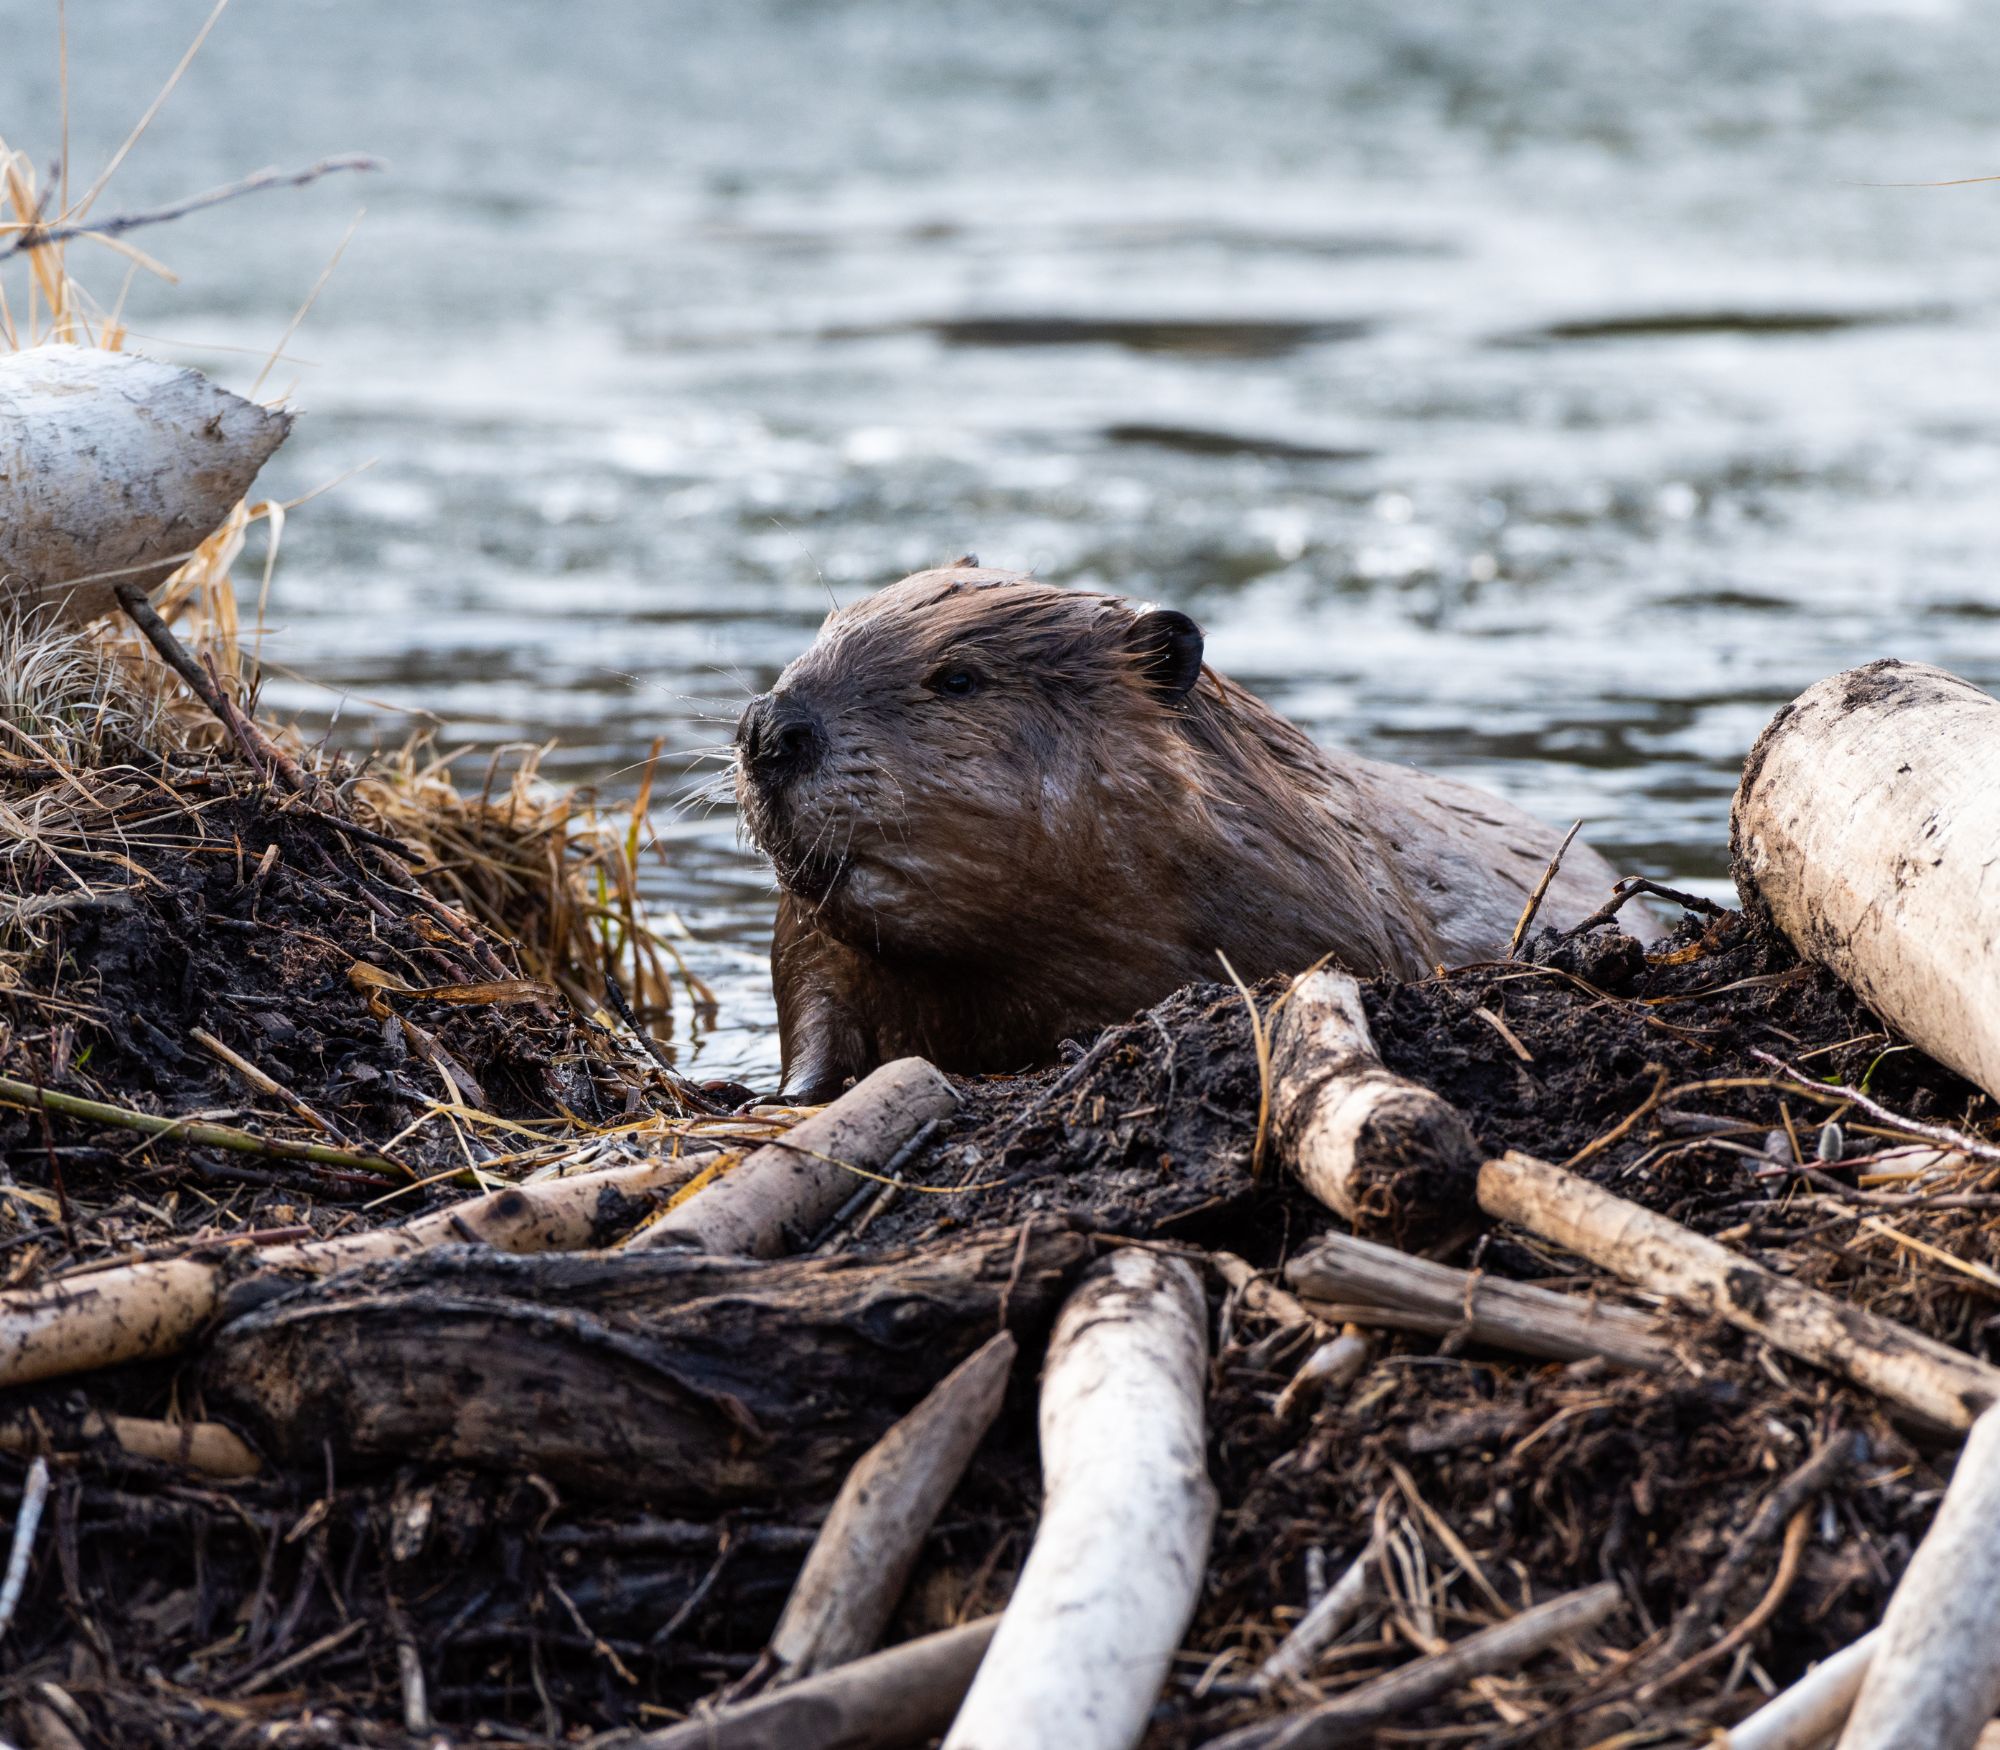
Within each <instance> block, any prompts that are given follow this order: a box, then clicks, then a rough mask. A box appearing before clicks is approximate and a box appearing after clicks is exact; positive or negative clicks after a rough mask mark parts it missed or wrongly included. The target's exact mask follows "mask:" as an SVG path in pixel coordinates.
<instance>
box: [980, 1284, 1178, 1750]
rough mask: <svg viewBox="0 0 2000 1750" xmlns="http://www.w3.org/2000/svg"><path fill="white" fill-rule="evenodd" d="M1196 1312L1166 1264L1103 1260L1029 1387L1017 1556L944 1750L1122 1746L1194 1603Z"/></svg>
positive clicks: (1133, 1737)
mask: <svg viewBox="0 0 2000 1750" xmlns="http://www.w3.org/2000/svg"><path fill="white" fill-rule="evenodd" d="M1207 1375H1208V1307H1207V1304H1206V1302H1205V1301H1204V1300H1203V1299H1202V1294H1201V1287H1200V1285H1199V1284H1198V1283H1197V1282H1196V1280H1195V1276H1194V1272H1193V1271H1192V1270H1190V1269H1189V1268H1188V1267H1187V1265H1186V1264H1184V1263H1182V1262H1181V1261H1180V1260H1179V1259H1177V1258H1168V1257H1162V1256H1160V1255H1158V1254H1156V1253H1152V1252H1144V1251H1137V1250H1134V1251H1122V1252H1114V1253H1113V1254H1112V1255H1111V1256H1110V1257H1108V1258H1106V1259H1105V1260H1104V1261H1103V1262H1102V1263H1100V1264H1098V1265H1097V1266H1096V1267H1095V1268H1094V1269H1092V1270H1091V1271H1090V1272H1089V1274H1088V1275H1086V1276H1085V1278H1084V1280H1083V1282H1082V1283H1081V1285H1080V1286H1079V1287H1078V1288H1077V1290H1076V1292H1075V1293H1074V1294H1073V1295H1071V1296H1070V1299H1069V1301H1068V1303H1067V1304H1066V1305H1065V1306H1064V1308H1063V1310H1062V1316H1061V1317H1060V1318H1059V1319H1058V1320H1057V1321H1056V1328H1055V1333H1054V1335H1053V1336H1052V1337H1051V1338H1050V1339H1049V1355H1048V1364H1047V1367H1046V1370H1045V1371H1044V1374H1043V1378H1042V1401H1041V1417H1040V1428H1041V1439H1042V1478H1043V1496H1044V1499H1043V1507H1042V1522H1041V1525H1040V1527H1039V1528H1038V1529H1037V1530H1036V1533H1035V1542H1034V1547H1033V1548H1032V1549H1030V1550H1029V1552H1028V1559H1027V1562H1026V1563H1025V1564H1024V1565H1023V1567H1022V1569H1021V1577H1020V1579H1019V1581H1018V1582H1017V1583H1016V1585H1015V1588H1014V1596H1013V1599H1012V1601H1011V1602H1010V1603H1009V1604H1008V1606H1007V1611H1006V1614H1005V1615H1004V1616H1003V1617H1002V1619H1001V1623H1000V1629H999V1632H998V1633H997V1634H996V1635H995V1636H994V1639H993V1646H992V1648H991V1650H990V1651H989V1652H988V1654H987V1657H986V1662H985V1663H984V1664H983V1665H981V1667H980V1669H979V1675H978V1676H977V1677H976V1678H974V1679H973V1684H972V1690H971V1693H970V1694H968V1695H967V1696H966V1698H965V1705H964V1707H963V1708H961V1709H960V1710H959V1714H958V1718H957V1719H956V1720H955V1721H954V1722H953V1723H952V1728H951V1731H950V1733H949V1734H948V1735H947V1737H946V1738H945V1750H1127V1747H1129V1746H1131V1745H1134V1744H1136V1743H1138V1741H1139V1736H1140V1734H1141V1733H1142V1732H1143V1731H1144V1730H1145V1727H1146V1719H1147V1716H1148V1715H1149V1714H1150V1713H1151V1712H1152V1709H1153V1703H1154V1701H1155V1700H1156V1699H1157V1697H1158V1695H1159V1691H1160V1684H1161V1682H1162V1681H1163V1680H1164V1679H1165V1677H1166V1673H1167V1666H1168V1663H1169V1662H1170V1661H1171V1660H1172V1658H1173V1656H1174V1649H1175V1648H1176V1647H1178V1646H1179V1645H1180V1638H1181V1633H1182V1631H1183V1630H1184V1629H1185V1628H1186V1627H1187V1623H1188V1619H1189V1617H1191V1616H1192V1615H1193V1614H1194V1606H1195V1600H1196V1598H1197V1597H1198V1595H1199V1594H1200V1591H1201V1577H1202V1570H1203V1566H1204V1564H1205V1561H1206V1558H1207V1553H1208V1537H1209V1532H1210V1529H1211V1528H1212V1527H1213V1525H1214V1522H1215V1490H1214V1488H1213V1486H1212V1485H1211V1484H1210V1482H1209V1480H1208V1471H1207V1467H1206V1462H1205V1450H1204V1443H1203V1434H1202V1426H1203V1415H1202V1398H1203V1393H1204V1390H1205V1389H1206V1386H1207Z"/></svg>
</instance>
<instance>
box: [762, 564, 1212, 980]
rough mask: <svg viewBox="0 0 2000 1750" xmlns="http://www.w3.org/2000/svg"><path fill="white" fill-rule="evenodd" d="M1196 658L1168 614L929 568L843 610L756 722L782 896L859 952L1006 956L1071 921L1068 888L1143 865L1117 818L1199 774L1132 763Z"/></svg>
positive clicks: (1190, 632)
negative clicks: (1043, 898)
mask: <svg viewBox="0 0 2000 1750" xmlns="http://www.w3.org/2000/svg"><path fill="white" fill-rule="evenodd" d="M1201 656H1202V635H1201V631H1200V628H1199V627H1197V626H1196V625H1195V623H1194V622H1193V621H1192V620H1190V619H1189V618H1188V617H1187V615H1185V614H1181V613H1176V612H1173V611H1172V610H1170V609H1156V610H1153V611H1150V612H1146V611H1140V610H1137V609H1134V608H1132V607H1130V606H1128V605H1127V604H1126V603H1124V602H1122V601H1119V600H1116V599H1114V598H1112V597H1109V596H1102V595H1093V594H1087V593H1084V592H1082V591H1076V590H1066V589H1058V588H1055V587H1052V586H1050V585H1047V584H1041V583H1036V582H1034V581H1032V580H1031V579H1028V578H1025V577H1020V576H1017V575H1014V574H1012V573H1009V572H1004V571H990V570H983V569H980V568H977V567H974V566H968V565H960V566H955V567H952V568H950V569H947V570H941V571H927V572H921V573H919V574H918V575H917V576H915V577H911V578H907V579H905V580H904V581H903V582H901V583H898V584H895V585H893V586H892V587H890V588H888V589H885V590H883V591H881V592H880V593H879V594H876V595H874V596H870V597H869V598H867V599H866V600H864V601H861V602H858V603H856V604H855V605H854V606H852V607H848V608H842V609H839V610H837V611H836V612H835V613H834V614H833V615H831V616H830V617H829V618H828V620H827V622H826V624H825V625H824V626H823V627H822V628H821V631H820V635H819V638H818V641H817V642H816V643H814V645H813V646H812V648H811V649H809V650H808V651H807V652H806V653H805V654H804V655H803V656H801V657H800V658H799V659H798V660H797V661H795V662H794V663H792V664H791V666H790V667H788V668H787V669H786V670H785V671H784V673H783V674H782V675H781V676H780V677H779V679H778V684H777V685H776V686H775V687H774V688H773V689H772V690H771V691H770V692H769V693H766V694H765V695H763V696H762V697H761V698H758V699H755V700H753V701H752V702H751V704H750V706H749V708H748V709H747V710H746V711H745V712H744V713H743V717H742V720H741V722H740V723H739V724H738V726H737V731H736V747H737V755H738V760H737V794H738V798H739V801H740V803H741V806H742V810H743V818H744V820H745V822H746V823H747V825H748V827H749V830H750V832H751V834H752V835H753V836H754V837H755V839H756V840H757V843H758V844H759V845H760V846H761V847H762V848H763V849H764V851H765V853H766V854H767V855H768V856H769V857H770V859H771V861H772V864H773V865H774V866H775V868H776V870H777V873H778V879H779V881H780V883H781V884H782V886H783V887H784V889H785V891H786V892H787V893H789V894H791V895H792V896H794V897H795V898H796V899H798V900H799V901H801V902H803V903H804V904H805V905H807V906H808V907H810V908H811V911H812V915H813V918H814V920H815V922H816V923H817V925H818V926H819V927H820V928H821V929H823V930H825V931H827V932H829V933H830V934H832V935H833V936H835V937H836V938H838V939H839V940H840V941H842V942H844V943H846V944H848V945H849V946H850V947H852V948H854V949H856V950H859V951H861V952H865V953H869V954H875V955H881V956H885V957H888V958H891V959H940V958H951V959H962V960H969V961H989V962H990V961H992V960H994V959H996V958H1002V957H1004V955H1005V952H1006V951H1007V950H1009V949H1011V948H1013V947H1016V946H1025V944H1021V943H1020V941H1019V931H1020V929H1021V928H1022V927H1023V926H1024V925H1031V924H1033V923H1035V922H1037V921H1038V920H1037V916H1036V914H1037V913H1038V912H1043V911H1047V912H1050V913H1051V914H1052V915H1050V916H1046V917H1043V918H1041V919H1040V920H1039V921H1041V922H1042V923H1044V924H1049V925H1059V924H1061V923H1062V922H1063V918H1064V914H1065V913H1069V912H1072V911H1073V910H1074V909H1075V906H1076V903H1077V901H1076V898H1075V894H1074V892H1073V891H1072V890H1075V889H1079V888H1086V889H1087V888H1095V889H1097V890H1098V891H1099V892H1100V893H1101V892H1102V891H1103V889H1104V885H1105V883H1104V876H1103V873H1102V868H1103V865H1104V864H1105V863H1107V862H1117V861H1119V860H1121V859H1126V860H1129V858H1130V856H1131V855H1132V847H1131V846H1130V845H1121V844H1120V843H1119V842H1118V839H1119V836H1120V833H1119V824H1118V823H1120V822H1121V821H1123V820H1124V819H1125V818H1126V817H1127V816H1128V815H1129V814H1130V813H1131V811H1132V809H1133V808H1134V807H1135V806H1144V805H1145V804H1146V803H1147V802H1159V803H1162V804H1165V805H1167V806H1171V805H1172V801H1173V797H1172V795H1171V794H1168V795H1166V796H1160V795H1158V794H1157V793H1158V792H1159V791H1160V789H1161V786H1162V782H1163V779H1165V780H1166V781H1167V784H1168V788H1169V790H1171V789H1172V788H1174V787H1176V786H1177V785H1178V784H1180V783H1185V782H1187V781H1190V780H1191V779H1192V773H1175V774H1172V775H1171V776H1170V775H1169V774H1167V773H1163V772H1162V771H1161V770H1160V769H1159V767H1160V765H1161V762H1160V761H1157V760H1148V759H1145V758H1143V757H1137V758H1135V756H1134V752H1133V750H1134V749H1137V748H1142V747H1146V746H1148V745H1154V744H1161V745H1164V742H1163V738H1164V737H1166V736H1167V735H1168V733H1169V732H1168V729H1167V725H1168V723H1169V721H1170V719H1171V718H1172V717H1174V716H1175V715H1176V714H1177V713H1180V712H1182V711H1183V710H1184V709H1185V702H1186V700H1187V697H1188V694H1189V692H1190V691H1191V690H1192V689H1193V687H1194V686H1195V684H1196V682H1197V681H1198V680H1199V679H1200V677H1201V674H1202V662H1201ZM1173 763H1174V762H1172V761H1168V762H1166V764H1168V765H1172V764H1173ZM1154 836H1155V837H1157V836H1158V835H1157V832H1155V834H1154ZM1058 888H1059V889H1062V890H1063V892H1062V895H1061V897H1060V899H1059V900H1058V902H1057V904H1056V905H1054V906H1053V907H1042V906H1039V905H1038V904H1037V903H1036V899H1037V894H1038V893H1047V892H1050V891H1051V890H1052V889H1058ZM1086 903H1088V902H1087V901H1086ZM1069 933H1070V932H1069V931H1068V930H1067V929H1065V930H1063V931H1062V934H1063V935H1064V936H1067V935H1068V934H1069Z"/></svg>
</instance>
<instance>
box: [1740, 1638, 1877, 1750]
mask: <svg viewBox="0 0 2000 1750" xmlns="http://www.w3.org/2000/svg"><path fill="white" fill-rule="evenodd" d="M1881 1638H1882V1631H1881V1630H1880V1629H1870V1630H1869V1631H1868V1632H1867V1633H1866V1634H1865V1635H1863V1636H1862V1637H1861V1638H1860V1639H1859V1640H1858V1641H1854V1642H1852V1643H1851V1644H1849V1645H1848V1646H1845V1647H1842V1648H1841V1649H1840V1651H1839V1652H1837V1653H1835V1654H1834V1655H1833V1656H1832V1657H1831V1658H1830V1659H1822V1660H1821V1661H1820V1662H1819V1663H1818V1664H1817V1665H1815V1666H1814V1667H1813V1668H1812V1669H1811V1670H1810V1671H1808V1672H1807V1673H1806V1674H1805V1675H1804V1676H1803V1677H1801V1678H1800V1679H1799V1680H1798V1682H1796V1683H1794V1684H1793V1685H1792V1686H1791V1688H1790V1689H1787V1690H1785V1691H1784V1692H1783V1693H1782V1694H1780V1695H1775V1696H1773V1697H1772V1698H1771V1699H1770V1700H1769V1701H1767V1702H1766V1703H1765V1704H1764V1705H1763V1706H1762V1707H1760V1708H1759V1709H1758V1710H1757V1711H1756V1712H1755V1713H1754V1714H1752V1715H1750V1717H1749V1718H1748V1719H1745V1720H1740V1721H1738V1722H1737V1723H1736V1724H1735V1725H1733V1726H1731V1727H1730V1728H1729V1730H1728V1731H1726V1732H1725V1733H1723V1735H1722V1736H1721V1737H1720V1738H1718V1739H1717V1740H1716V1741H1715V1750H1819V1746H1820V1745H1822V1744H1824V1743H1826V1742H1827V1741H1828V1740H1829V1739H1831V1738H1832V1736H1833V1734H1834V1733H1835V1732H1837V1731H1839V1730H1840V1723H1841V1721H1842V1720H1844V1719H1846V1718H1847V1714H1848V1710H1849V1709H1850V1708H1852V1707H1853V1706H1854V1698H1855V1696H1856V1695H1857V1694H1858V1693H1859V1691H1860V1689H1861V1680H1862V1678H1864V1677H1866V1676H1867V1675H1868V1664H1869V1661H1870V1660H1872V1659H1873V1658H1874V1657H1875V1648H1876V1645H1877V1643H1878V1642H1879V1641H1880V1640H1881Z"/></svg>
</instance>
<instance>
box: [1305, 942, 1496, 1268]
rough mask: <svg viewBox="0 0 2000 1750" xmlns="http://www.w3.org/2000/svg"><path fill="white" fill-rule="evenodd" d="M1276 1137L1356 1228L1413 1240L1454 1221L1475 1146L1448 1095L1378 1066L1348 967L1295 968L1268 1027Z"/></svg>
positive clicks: (1465, 1201) (1317, 1192)
mask: <svg viewBox="0 0 2000 1750" xmlns="http://www.w3.org/2000/svg"><path fill="white" fill-rule="evenodd" d="M1271 1118H1272V1123H1273V1128H1274V1131H1275V1134H1276V1136H1277V1140H1278V1148H1279V1150H1280V1152H1281V1153H1282V1154H1283V1156H1284V1158H1285V1160H1286V1161H1287V1162H1288V1163H1289V1164H1290V1166H1291V1168H1292V1171H1293V1172H1295V1173H1296V1174H1297V1175H1298V1176H1299V1179H1300V1182H1301V1183H1303V1184H1304V1186H1305V1187H1306V1189H1307V1190H1308V1191H1310V1192H1311V1193H1312V1194H1313V1195H1314V1196H1315V1197H1317V1198H1318V1199H1319V1200H1320V1202H1322V1203H1324V1204H1325V1205H1326V1206H1327V1207H1328V1208H1329V1209H1331V1210H1333V1211H1334V1212H1335V1213H1336V1214H1338V1215H1340V1216H1342V1217H1344V1218H1345V1219H1346V1220H1347V1221H1348V1222H1349V1223H1350V1224H1351V1225H1352V1226H1354V1227H1355V1228H1357V1229H1359V1230H1361V1231H1364V1232H1368V1233H1379V1234H1383V1235H1385V1236H1387V1237H1389V1238H1392V1239H1395V1240H1397V1241H1398V1242H1401V1243H1405V1244H1412V1243H1416V1242H1419V1241H1422V1240H1426V1239H1432V1238H1436V1237H1438V1236H1440V1235H1442V1234H1443V1233H1446V1232H1448V1231H1449V1230H1450V1229H1451V1228H1453V1227H1454V1226H1456V1225H1457V1224H1458V1223H1459V1222H1461V1221H1462V1220H1463V1219H1464V1217H1465V1215H1466V1214H1467V1213H1468V1210H1469V1207H1470V1204H1471V1195H1472V1183H1473V1178H1474V1176H1475V1175H1476V1174H1477V1173H1478V1171H1479V1158H1480V1150H1479V1145H1478V1143H1477V1142H1476V1141H1475V1140H1474V1138H1473V1135H1472V1131H1471V1129H1470V1128H1469V1127H1468V1126H1467V1124H1466V1122H1465V1120H1464V1119H1463V1118H1462V1117H1460V1116H1459V1113H1458V1110H1457V1108H1456V1107H1454V1106H1453V1105H1452V1104H1451V1103H1450V1101H1448V1100H1445V1099H1442V1098H1440V1097H1439V1096H1438V1095H1436V1094H1434V1093H1432V1092H1431V1091H1430V1089H1428V1088H1424V1087H1419V1086H1418V1085H1417V1084H1416V1083H1415V1082H1412V1081H1407V1080H1405V1079H1404V1078H1403V1077H1402V1076H1399V1075H1395V1074H1393V1073H1392V1072H1390V1071H1389V1070H1387V1069H1384V1068H1383V1067H1382V1060H1381V1059H1380V1058H1379V1057H1378V1056H1377V1055H1376V1053H1375V1041H1374V1039H1373V1038H1372V1037H1371V1036H1370V1034H1369V1031H1368V1017H1367V1014H1366V1012H1365V1011H1364V1010H1363V1008H1362V1006H1361V987H1360V985H1358V984H1357V983H1356V982H1355V981H1354V979H1353V978H1352V977H1351V976H1349V975H1348V974H1347V973H1345V972H1337V971H1332V970H1322V971H1319V972H1309V973H1306V974H1305V975H1304V976H1303V977H1300V978H1298V979H1295V980H1294V981H1293V983H1292V988H1291V990H1290V992H1289V993H1288V994H1287V996H1286V997H1285V1001H1284V1007H1283V1008H1282V1009H1281V1010H1280V1011H1279V1013H1278V1023H1277V1028H1276V1031H1275V1032H1274V1033H1273V1035H1272V1039H1271Z"/></svg>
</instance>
